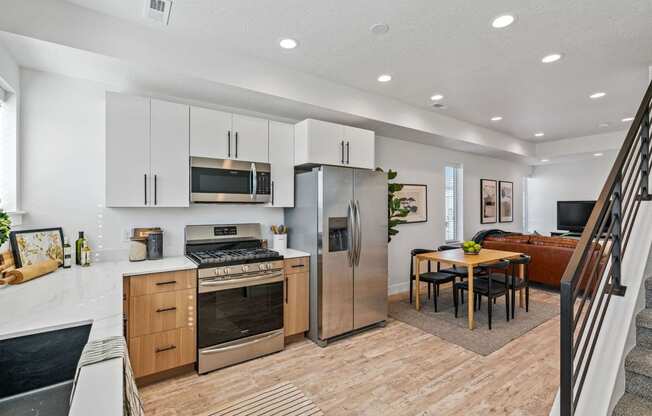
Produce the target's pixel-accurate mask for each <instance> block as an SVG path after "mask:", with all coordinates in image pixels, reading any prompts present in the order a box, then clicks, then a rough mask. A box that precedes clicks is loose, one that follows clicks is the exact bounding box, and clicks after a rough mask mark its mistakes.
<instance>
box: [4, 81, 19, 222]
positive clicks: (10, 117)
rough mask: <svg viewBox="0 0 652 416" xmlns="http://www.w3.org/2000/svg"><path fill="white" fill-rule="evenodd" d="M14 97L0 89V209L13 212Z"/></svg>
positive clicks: (14, 202) (14, 185)
mask: <svg viewBox="0 0 652 416" xmlns="http://www.w3.org/2000/svg"><path fill="white" fill-rule="evenodd" d="M17 154H18V153H17V148H16V97H15V94H12V93H11V92H7V91H5V90H3V89H2V88H0V208H2V209H4V210H5V211H9V212H13V211H16V208H17V198H16V183H17V181H16V172H17V169H16V164H17Z"/></svg>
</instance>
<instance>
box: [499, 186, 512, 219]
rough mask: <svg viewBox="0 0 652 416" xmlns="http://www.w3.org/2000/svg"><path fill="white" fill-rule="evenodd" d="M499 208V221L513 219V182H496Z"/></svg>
mask: <svg viewBox="0 0 652 416" xmlns="http://www.w3.org/2000/svg"><path fill="white" fill-rule="evenodd" d="M498 195H499V204H498V206H499V208H498V216H499V219H500V222H513V221H514V183H512V182H508V181H500V182H499V183H498Z"/></svg>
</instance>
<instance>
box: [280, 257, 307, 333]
mask: <svg viewBox="0 0 652 416" xmlns="http://www.w3.org/2000/svg"><path fill="white" fill-rule="evenodd" d="M308 264H309V262H308V257H302V258H299V259H290V260H286V261H285V310H284V313H283V321H284V322H283V326H284V327H285V336H286V337H289V336H292V335H297V334H302V333H304V332H306V331H307V330H308V325H309V321H308V317H309V307H308V305H309V300H308V299H309V297H308V296H309V293H308V292H309V287H310V273H309V270H308V267H309V265H308Z"/></svg>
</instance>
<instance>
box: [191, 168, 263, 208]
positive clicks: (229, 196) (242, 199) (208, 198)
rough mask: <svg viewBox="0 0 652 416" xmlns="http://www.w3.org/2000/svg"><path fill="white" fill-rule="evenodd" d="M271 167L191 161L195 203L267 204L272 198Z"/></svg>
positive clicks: (193, 200) (192, 191)
mask: <svg viewBox="0 0 652 416" xmlns="http://www.w3.org/2000/svg"><path fill="white" fill-rule="evenodd" d="M270 173H271V166H270V164H269V163H254V162H244V161H241V160H226V159H211V158H205V157H192V158H190V177H191V189H192V190H191V195H190V199H191V200H192V202H239V203H267V202H270V201H271V200H272V197H271V192H272V190H271V188H272V184H271V177H270Z"/></svg>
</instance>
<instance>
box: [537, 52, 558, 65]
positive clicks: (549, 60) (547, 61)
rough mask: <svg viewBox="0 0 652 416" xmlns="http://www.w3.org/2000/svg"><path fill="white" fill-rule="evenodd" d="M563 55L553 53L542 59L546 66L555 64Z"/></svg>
mask: <svg viewBox="0 0 652 416" xmlns="http://www.w3.org/2000/svg"><path fill="white" fill-rule="evenodd" d="M562 56H563V55H562V54H560V53H551V54H550V55H546V56H544V57H543V58H541V62H543V63H544V64H550V63H553V62H557V61H558V60H560V59H561V57H562Z"/></svg>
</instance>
